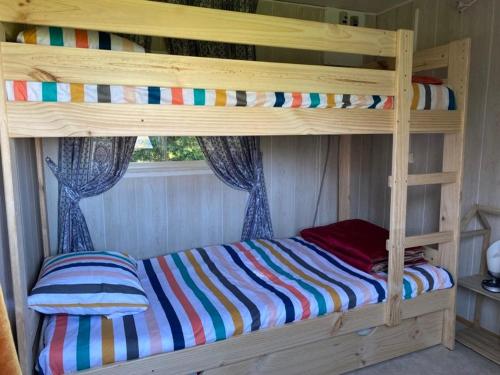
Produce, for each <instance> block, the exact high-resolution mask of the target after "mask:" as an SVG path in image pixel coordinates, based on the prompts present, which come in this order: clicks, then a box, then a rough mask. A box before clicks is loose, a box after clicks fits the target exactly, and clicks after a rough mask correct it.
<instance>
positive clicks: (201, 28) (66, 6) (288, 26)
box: [0, 0, 396, 56]
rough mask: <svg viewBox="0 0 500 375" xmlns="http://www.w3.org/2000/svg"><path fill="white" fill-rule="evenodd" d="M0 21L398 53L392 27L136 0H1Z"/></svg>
mask: <svg viewBox="0 0 500 375" xmlns="http://www.w3.org/2000/svg"><path fill="white" fill-rule="evenodd" d="M0 21H6V22H17V23H23V24H33V25H45V26H64V27H73V28H79V29H86V30H100V31H111V32H120V33H130V34H142V35H154V36H162V37H172V38H182V39H196V40H209V41H217V42H227V43H241V44H250V45H261V46H270V47H287V48H298V49H306V50H316V51H336V52H346V53H357V54H366V55H378V56H395V51H396V48H395V47H396V35H395V32H393V31H386V30H377V29H367V28H361V27H351V26H344V25H332V24H326V23H321V22H313V21H304V20H297V19H292V18H279V17H271V16H264V15H258V14H247V13H240V12H227V11H221V10H216V9H208V8H201V7H186V6H182V5H175V4H162V3H158V2H152V1H137V0H85V1H81V0H65V1H64V2H62V1H60V0H30V1H23V0H21V1H12V0H0Z"/></svg>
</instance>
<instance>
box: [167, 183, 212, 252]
mask: <svg viewBox="0 0 500 375" xmlns="http://www.w3.org/2000/svg"><path fill="white" fill-rule="evenodd" d="M220 189H221V183H220V182H219V181H218V180H217V178H216V177H215V176H213V175H201V176H175V178H174V177H170V176H169V177H167V202H168V211H167V215H168V218H167V220H168V223H169V235H168V245H167V248H168V251H169V252H171V251H175V250H181V249H184V248H191V247H195V246H200V245H216V244H219V243H220V239H221V238H222V223H221V221H220V220H218V219H217V218H220V217H222V201H221V200H222V196H221V193H220ZM193 234H196V236H194V235H193Z"/></svg>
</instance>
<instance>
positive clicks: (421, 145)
mask: <svg viewBox="0 0 500 375" xmlns="http://www.w3.org/2000/svg"><path fill="white" fill-rule="evenodd" d="M428 138H429V136H428V135H424V134H413V135H412V136H411V137H410V154H411V155H412V156H413V161H411V162H410V163H409V164H408V173H410V174H420V173H426V170H427V152H428ZM425 186H426V185H419V186H411V187H409V188H408V205H407V211H406V228H407V229H406V233H407V235H416V234H422V233H423V232H422V226H423V225H422V223H423V221H424V220H423V217H424V216H423V212H424V208H425V198H426V195H425V193H426V191H425Z"/></svg>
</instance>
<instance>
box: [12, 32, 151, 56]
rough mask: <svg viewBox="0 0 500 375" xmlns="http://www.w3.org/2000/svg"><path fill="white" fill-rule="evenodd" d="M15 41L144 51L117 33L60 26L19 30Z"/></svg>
mask: <svg viewBox="0 0 500 375" xmlns="http://www.w3.org/2000/svg"><path fill="white" fill-rule="evenodd" d="M17 41H18V43H27V44H42V45H46V46H61V47H74V48H92V49H107V50H114V51H128V52H144V48H142V47H141V46H140V45H138V44H136V43H134V42H132V41H130V40H128V39H126V38H122V37H121V36H118V35H114V34H110V33H105V32H102V31H91V30H89V31H87V30H76V29H70V28H62V27H46V26H36V27H33V28H30V29H28V30H25V31H22V32H20V33H19V34H18V36H17Z"/></svg>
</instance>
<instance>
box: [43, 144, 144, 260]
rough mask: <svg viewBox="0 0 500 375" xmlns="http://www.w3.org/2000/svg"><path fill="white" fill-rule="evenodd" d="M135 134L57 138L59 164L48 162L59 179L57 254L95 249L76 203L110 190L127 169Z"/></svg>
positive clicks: (49, 160)
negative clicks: (129, 135)
mask: <svg viewBox="0 0 500 375" xmlns="http://www.w3.org/2000/svg"><path fill="white" fill-rule="evenodd" d="M135 141H136V137H108V138H60V139H59V165H56V164H55V163H54V162H53V161H52V160H51V159H50V158H47V159H46V161H47V164H48V165H49V167H50V169H51V170H52V172H53V173H54V175H55V176H56V178H57V181H58V182H59V202H58V228H57V230H58V233H57V235H58V244H57V248H58V253H69V252H76V251H91V250H94V246H93V244H92V239H91V238H90V233H89V230H88V228H87V223H86V221H85V217H84V216H83V213H82V211H81V210H80V206H79V202H80V200H81V199H82V198H88V197H93V196H95V195H99V194H102V193H104V192H105V191H107V190H109V189H111V188H112V187H113V186H114V185H115V184H116V183H117V182H118V181H119V180H120V179H121V178H122V176H123V174H124V173H125V171H126V170H127V167H128V164H129V161H130V158H131V156H132V152H133V151H134V145H135Z"/></svg>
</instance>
